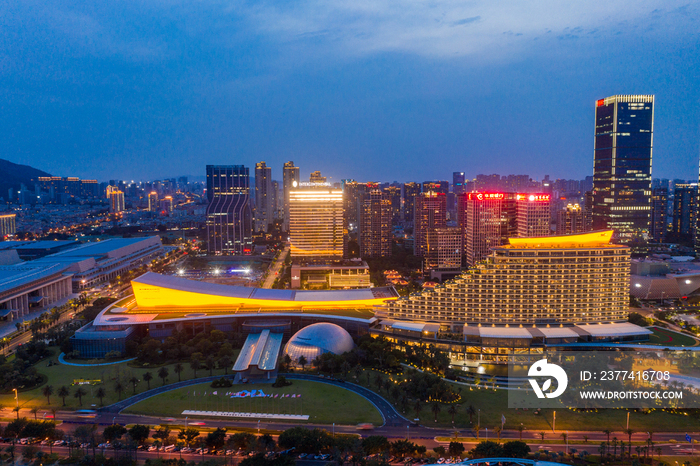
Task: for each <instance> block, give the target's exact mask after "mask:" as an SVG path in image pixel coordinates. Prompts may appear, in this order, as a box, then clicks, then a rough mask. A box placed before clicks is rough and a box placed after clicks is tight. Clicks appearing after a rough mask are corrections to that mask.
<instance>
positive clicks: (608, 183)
mask: <svg viewBox="0 0 700 466" xmlns="http://www.w3.org/2000/svg"><path fill="white" fill-rule="evenodd" d="M653 142H654V96H653V95H615V96H612V97H607V98H605V99H600V100H598V101H597V102H596V111H595V150H594V164H593V206H592V214H593V229H594V230H600V229H612V230H615V233H616V235H617V236H618V238H619V239H620V240H622V241H629V240H632V239H634V238H638V237H639V238H647V237H648V235H649V229H650V223H651V161H652V147H653Z"/></svg>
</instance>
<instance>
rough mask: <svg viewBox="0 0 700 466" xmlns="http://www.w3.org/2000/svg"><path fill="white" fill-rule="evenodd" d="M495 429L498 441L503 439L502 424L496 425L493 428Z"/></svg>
mask: <svg viewBox="0 0 700 466" xmlns="http://www.w3.org/2000/svg"><path fill="white" fill-rule="evenodd" d="M493 431H494V432H496V435H498V441H499V442H500V441H501V432H503V427H501V426H496V427H494V428H493Z"/></svg>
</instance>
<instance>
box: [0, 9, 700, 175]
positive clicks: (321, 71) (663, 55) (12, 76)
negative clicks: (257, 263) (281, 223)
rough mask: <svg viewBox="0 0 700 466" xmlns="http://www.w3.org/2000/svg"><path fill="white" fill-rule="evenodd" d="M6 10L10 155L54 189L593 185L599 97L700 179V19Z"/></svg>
mask: <svg viewBox="0 0 700 466" xmlns="http://www.w3.org/2000/svg"><path fill="white" fill-rule="evenodd" d="M0 8H2V9H1V10H0V12H2V15H3V18H5V20H6V21H5V22H4V27H3V33H2V35H0V40H2V43H3V50H4V54H3V57H2V60H1V61H0V63H1V64H2V66H0V92H1V93H2V95H3V100H4V102H5V105H4V107H3V113H2V115H1V116H0V127H2V128H3V129H2V130H1V131H2V132H1V133H0V135H1V136H2V138H3V141H5V143H6V144H5V151H4V154H3V157H5V158H7V159H9V160H11V161H13V162H16V163H24V164H29V165H32V166H36V167H38V168H42V169H44V170H47V171H48V172H50V173H52V174H54V175H61V176H67V175H70V176H79V177H82V178H98V179H100V180H103V179H107V178H121V179H135V178H136V177H145V178H151V179H154V178H160V177H163V176H166V177H171V176H181V175H189V176H193V175H196V176H201V170H200V169H199V167H201V166H204V165H206V164H242V165H245V166H248V167H253V166H254V164H255V163H256V162H258V161H260V160H265V161H266V162H267V163H268V164H269V166H271V167H280V166H281V165H282V163H284V161H286V160H294V161H295V163H296V164H297V166H299V167H302V169H303V170H304V171H305V172H306V171H307V170H308V171H309V172H311V171H314V170H320V171H321V172H322V173H324V174H325V175H326V176H328V177H329V179H330V180H334V181H335V180H338V181H339V180H340V179H342V178H354V179H359V180H370V179H372V178H374V176H373V174H375V173H381V172H383V171H384V168H385V167H386V166H387V165H388V166H392V167H394V168H393V170H392V171H391V173H392V174H391V179H390V180H389V181H393V180H394V179H395V180H396V181H408V180H415V179H418V178H423V179H440V178H444V179H449V175H450V173H451V172H453V171H455V170H458V171H464V172H466V173H468V174H477V173H493V172H500V171H502V167H505V166H507V167H509V169H508V170H509V171H511V172H513V173H528V174H530V175H531V176H532V177H533V178H538V179H539V178H541V177H542V176H543V175H545V174H549V175H550V176H551V177H553V178H577V179H581V178H583V177H585V176H587V175H590V174H592V165H593V164H592V154H593V144H592V142H593V137H592V136H593V133H594V128H593V124H592V120H593V115H594V104H595V101H596V100H597V99H601V98H605V97H606V96H610V95H617V94H653V95H655V100H656V118H655V127H656V128H655V132H656V134H655V136H656V137H655V147H654V149H655V154H654V155H655V157H654V159H655V160H654V170H653V176H654V177H659V178H683V179H691V178H693V177H695V176H696V174H697V171H698V155H699V150H698V148H699V140H700V135H699V125H698V121H699V119H700V115H699V110H698V108H697V105H696V103H697V102H698V100H700V86H699V85H698V84H699V83H698V76H697V74H696V73H695V71H694V70H696V69H697V68H698V64H699V63H698V62H699V61H700V57H699V56H698V53H697V50H698V49H700V48H699V47H698V42H699V38H698V35H697V34H696V33H695V32H694V31H695V30H696V27H694V26H695V25H696V24H697V20H698V17H699V15H700V14H699V11H700V10H698V7H697V5H686V4H684V3H682V2H676V1H671V2H660V1H656V0H653V1H649V2H646V3H645V4H643V5H638V7H636V8H634V9H630V8H629V7H628V5H626V4H624V3H623V2H608V3H606V4H598V5H586V6H585V7H584V6H582V5H576V4H573V5H566V4H559V3H556V2H554V3H551V2H544V3H542V2H533V3H530V4H527V3H526V4H522V5H521V6H520V7H519V8H517V9H516V8H503V7H499V6H498V5H491V4H488V3H485V2H484V3H480V2H475V3H470V4H452V3H448V2H440V1H439V2H437V3H435V4H432V5H431V6H429V5H425V4H421V3H407V4H406V5H404V7H403V8H402V9H401V11H397V9H396V6H395V5H393V4H391V3H390V2H379V3H377V4H376V5H375V6H373V7H369V6H367V5H354V6H349V5H345V4H343V3H340V2H331V3H328V4H324V5H322V6H318V8H317V7H316V6H314V5H312V4H307V3H304V4H301V5H299V7H298V8H295V9H291V8H288V6H287V5H285V4H283V3H280V4H277V3H275V2H271V3H266V4H265V5H261V6H259V7H254V6H253V5H236V6H235V7H231V6H229V5H227V4H226V3H225V2H224V3H220V2H211V3H210V2H200V3H197V4H196V5H194V4H189V3H187V2H183V3H181V4H178V5H173V6H169V7H165V6H163V5H162V4H160V3H157V2H148V1H147V2H144V3H142V4H124V5H119V6H117V5H111V4H104V5H91V6H89V7H85V6H84V5H78V4H72V3H70V2H59V3H56V4H52V5H49V6H45V7H42V8H35V7H34V6H33V4H32V2H28V3H27V2H15V3H13V4H10V5H4V6H3V7H0ZM426 160H430V161H431V163H430V164H426V163H425V161H426ZM163 167H166V168H165V169H166V172H163ZM307 167H308V168H307ZM171 170H172V171H173V173H169V172H170V171H171ZM419 175H420V176H419ZM273 176H274V177H276V179H280V178H279V177H278V175H274V174H273Z"/></svg>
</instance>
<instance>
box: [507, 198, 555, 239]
mask: <svg viewBox="0 0 700 466" xmlns="http://www.w3.org/2000/svg"><path fill="white" fill-rule="evenodd" d="M515 199H516V212H517V214H516V215H517V225H518V236H519V237H520V238H528V237H534V236H549V235H550V234H551V231H550V228H549V224H550V223H551V216H552V214H551V212H550V196H549V194H516V195H515Z"/></svg>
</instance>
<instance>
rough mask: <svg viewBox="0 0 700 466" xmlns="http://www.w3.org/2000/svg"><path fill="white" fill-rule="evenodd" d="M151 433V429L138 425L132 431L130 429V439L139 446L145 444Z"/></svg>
mask: <svg viewBox="0 0 700 466" xmlns="http://www.w3.org/2000/svg"><path fill="white" fill-rule="evenodd" d="M150 433H151V427H150V426H145V425H142V424H136V425H134V426H133V427H132V428H131V429H129V437H131V439H132V440H133V441H134V442H136V443H138V444H139V445H142V444H143V442H144V441H145V440H146V439H147V438H148V435H149V434H150Z"/></svg>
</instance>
